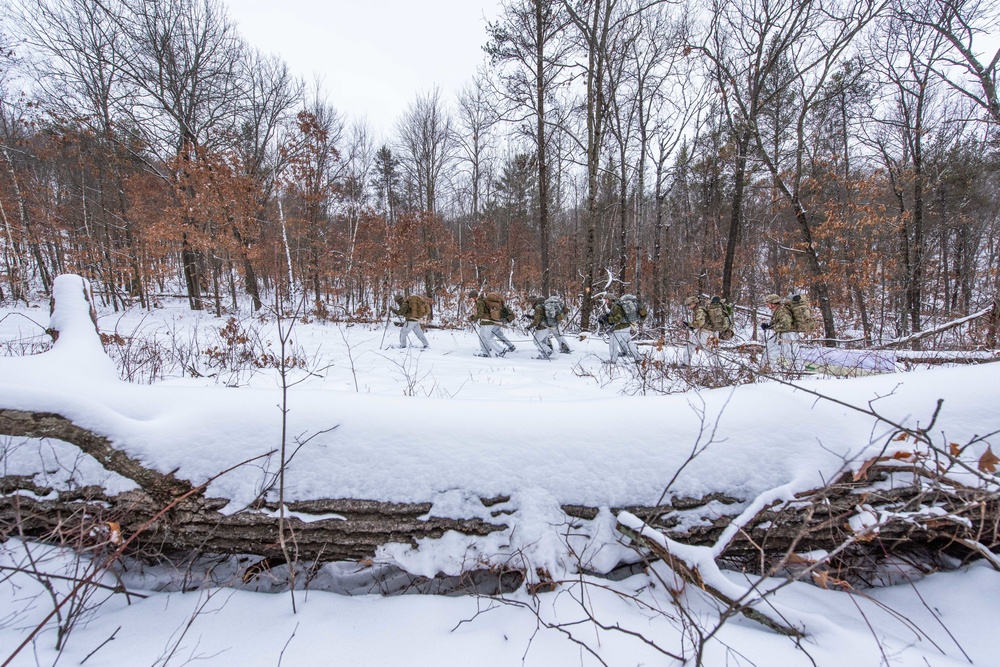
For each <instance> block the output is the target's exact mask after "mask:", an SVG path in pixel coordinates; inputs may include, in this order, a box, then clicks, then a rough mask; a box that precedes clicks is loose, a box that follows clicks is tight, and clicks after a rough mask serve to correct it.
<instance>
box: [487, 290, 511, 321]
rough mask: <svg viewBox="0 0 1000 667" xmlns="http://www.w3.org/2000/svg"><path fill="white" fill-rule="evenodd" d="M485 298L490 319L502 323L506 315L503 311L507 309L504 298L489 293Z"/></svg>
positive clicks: (495, 293)
mask: <svg viewBox="0 0 1000 667" xmlns="http://www.w3.org/2000/svg"><path fill="white" fill-rule="evenodd" d="M483 298H484V299H485V301H486V311H487V316H488V317H489V319H491V320H493V321H494V322H502V321H503V315H504V312H503V311H504V309H505V308H506V306H505V305H504V302H503V297H502V296H500V295H499V294H498V293H497V292H488V293H487V294H486V296H485V297H483Z"/></svg>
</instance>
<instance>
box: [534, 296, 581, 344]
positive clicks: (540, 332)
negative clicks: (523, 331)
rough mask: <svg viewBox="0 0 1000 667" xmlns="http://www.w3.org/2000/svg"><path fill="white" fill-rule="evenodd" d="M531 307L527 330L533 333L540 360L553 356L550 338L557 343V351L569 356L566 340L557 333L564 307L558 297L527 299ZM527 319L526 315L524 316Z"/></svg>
mask: <svg viewBox="0 0 1000 667" xmlns="http://www.w3.org/2000/svg"><path fill="white" fill-rule="evenodd" d="M529 300H530V301H531V305H532V308H533V310H532V318H531V323H530V324H529V325H528V329H529V330H531V331H532V332H533V334H532V335H533V336H534V340H535V345H536V346H537V347H538V351H539V352H541V353H542V354H541V357H539V358H540V359H549V358H551V357H552V355H553V354H555V347H554V346H553V345H552V341H551V337H554V338H555V339H556V340H558V341H559V351H560V352H562V353H563V354H569V352H570V349H569V344H568V343H567V342H566V338H565V337H564V336H563V335H562V332H560V331H559V321H560V320H561V319H562V318H563V317H564V314H565V311H566V306H565V305H564V304H563V302H562V299H560V298H559V297H558V296H550V297H549V298H548V299H546V298H545V297H543V296H538V295H535V296H532V297H529ZM526 317H527V315H526Z"/></svg>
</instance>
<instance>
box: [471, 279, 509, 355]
mask: <svg viewBox="0 0 1000 667" xmlns="http://www.w3.org/2000/svg"><path fill="white" fill-rule="evenodd" d="M468 298H469V301H472V302H473V306H472V307H473V313H472V315H470V316H469V321H470V322H472V323H473V324H478V328H477V329H476V333H477V334H478V335H479V345H480V347H481V348H482V351H481V352H480V353H479V354H477V355H476V356H479V357H492V356H497V357H502V356H503V355H505V354H507V353H508V352H513V351H514V350H515V349H517V348H515V347H514V344H513V343H511V342H510V341H509V340H507V337H506V336H504V335H503V331H502V330H501V326H502V325H503V324H504V323H506V322H510V321H511V320H513V319H514V314H513V313H512V312H510V309H508V308H507V305H506V304H505V303H504V301H503V297H501V296H500V295H499V294H497V293H496V292H484V293H482V294H480V293H479V292H477V291H476V290H470V291H469V296H468ZM494 339H495V340H494ZM496 341H500V343H502V344H503V345H502V346H501V345H498V344H497V342H496Z"/></svg>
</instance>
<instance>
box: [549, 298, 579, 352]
mask: <svg viewBox="0 0 1000 667" xmlns="http://www.w3.org/2000/svg"><path fill="white" fill-rule="evenodd" d="M544 305H545V316H546V318H547V319H548V322H549V335H550V336H554V337H555V339H556V340H557V341H559V352H560V353H561V354H569V353H570V352H572V350H570V349H569V343H568V342H567V341H566V336H563V333H562V322H563V320H565V319H566V314H567V313H568V312H569V308H568V307H567V306H566V302H565V301H563V300H562V297H560V296H558V295H556V294H553V295H552V296H550V297H549V298H548V299H545V301H544ZM552 312H556V317H555V322H553V321H552V317H551V314H552ZM549 344H550V345H551V341H550V343H549Z"/></svg>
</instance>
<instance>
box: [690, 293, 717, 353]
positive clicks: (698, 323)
mask: <svg viewBox="0 0 1000 667" xmlns="http://www.w3.org/2000/svg"><path fill="white" fill-rule="evenodd" d="M684 307H685V308H687V309H688V310H690V311H691V319H690V320H687V321H685V322H684V326H686V327H687V330H688V337H687V341H686V343H685V345H684V365H685V366H691V365H692V362H693V360H694V356H695V354H697V353H698V352H699V351H706V352H715V351H716V350H717V349H718V348H717V346H718V344H719V339H718V338H715V339H714V340H715V346H713V347H712V348H710V347H709V346H710V345H711V344H712V340H713V338H714V337H713V336H712V332H711V331H709V330H708V312H707V311H706V310H705V306H703V305H701V299H699V298H698V297H696V296H689V297H688V298H686V299H684Z"/></svg>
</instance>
